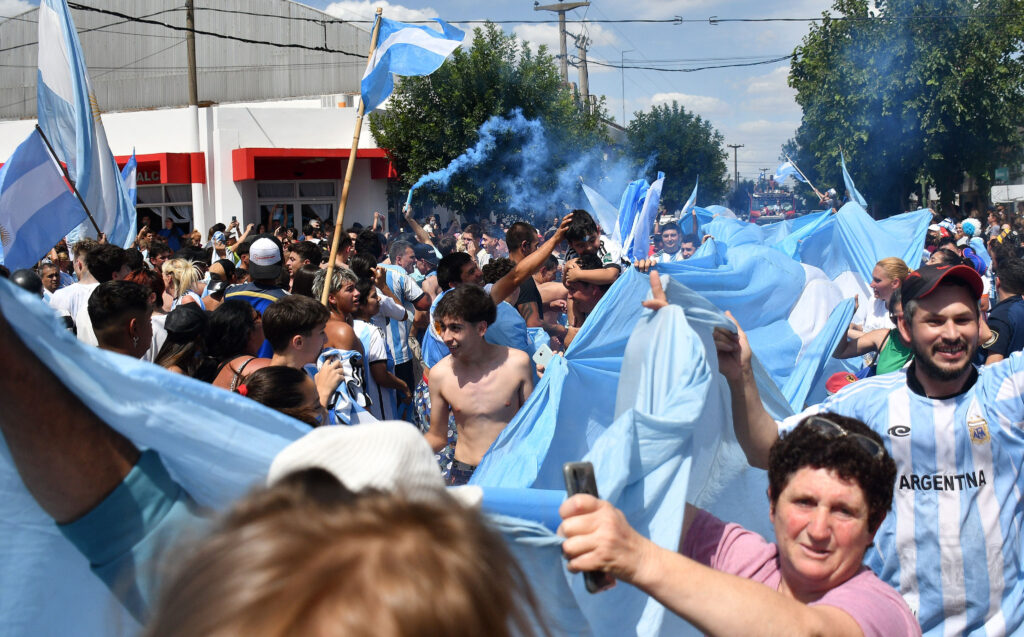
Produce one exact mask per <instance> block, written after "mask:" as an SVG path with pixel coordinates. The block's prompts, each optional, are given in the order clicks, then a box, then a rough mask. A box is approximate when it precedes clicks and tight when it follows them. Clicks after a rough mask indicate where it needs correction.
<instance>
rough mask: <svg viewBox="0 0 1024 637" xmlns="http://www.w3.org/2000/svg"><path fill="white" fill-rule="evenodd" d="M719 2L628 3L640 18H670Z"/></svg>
mask: <svg viewBox="0 0 1024 637" xmlns="http://www.w3.org/2000/svg"><path fill="white" fill-rule="evenodd" d="M716 4H719V5H720V4H722V3H721V2H715V1H714V0H633V2H630V3H629V7H630V10H631V11H632V12H634V13H635V14H636V15H637V16H638V17H642V18H671V17H674V16H677V15H678V16H684V17H687V18H690V17H693V16H690V15H685V14H687V13H691V12H692V11H693V10H694V9H701V8H705V7H711V6H714V5H716Z"/></svg>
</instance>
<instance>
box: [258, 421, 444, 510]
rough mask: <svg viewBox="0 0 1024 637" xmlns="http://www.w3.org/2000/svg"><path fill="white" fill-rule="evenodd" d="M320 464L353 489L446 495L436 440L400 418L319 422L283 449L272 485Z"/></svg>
mask: <svg viewBox="0 0 1024 637" xmlns="http://www.w3.org/2000/svg"><path fill="white" fill-rule="evenodd" d="M314 467H316V468H320V469H324V470H326V471H330V472H331V473H332V474H334V476H335V477H336V478H338V480H339V481H340V482H341V483H342V484H344V485H345V487H346V488H348V489H349V490H350V491H353V492H359V491H362V490H363V489H367V488H369V489H376V490H379V491H387V492H399V493H402V494H404V495H405V496H406V497H407V498H409V499H411V500H419V501H433V502H436V501H437V500H438V499H441V498H445V497H446V496H445V495H444V494H445V493H446V492H445V486H444V479H443V478H442V477H441V469H440V467H438V465H437V461H436V460H435V459H434V452H433V451H431V449H430V444H429V443H427V441H426V439H425V438H424V437H423V434H422V433H420V431H419V430H418V429H417V428H416V427H415V426H414V425H412V424H410V423H407V422H402V421H399V420H383V421H380V422H374V423H367V424H364V425H352V426H345V425H334V426H327V427H317V428H316V429H314V430H312V431H310V432H309V433H308V434H306V435H305V436H303V437H302V438H299V439H298V440H296V441H295V442H293V443H291V444H290V445H288V446H287V447H285V448H284V449H282V450H281V452H280V453H279V454H277V457H275V458H274V461H273V462H272V463H271V465H270V471H269V472H268V474H267V484H268V485H272V484H274V483H275V482H277V481H278V480H280V479H281V478H283V477H284V476H286V475H288V474H289V473H292V472H293V471H300V470H303V469H311V468H314Z"/></svg>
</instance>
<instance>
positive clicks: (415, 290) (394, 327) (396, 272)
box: [382, 265, 423, 365]
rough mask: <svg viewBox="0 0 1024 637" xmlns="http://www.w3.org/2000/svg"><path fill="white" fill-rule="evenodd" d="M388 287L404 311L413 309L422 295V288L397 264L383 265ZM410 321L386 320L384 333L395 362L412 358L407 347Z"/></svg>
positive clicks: (399, 363) (399, 362)
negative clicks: (403, 307)
mask: <svg viewBox="0 0 1024 637" xmlns="http://www.w3.org/2000/svg"><path fill="white" fill-rule="evenodd" d="M382 267H383V268H384V269H385V270H386V273H385V275H386V277H387V283H388V287H389V288H391V291H392V292H393V293H394V294H395V296H396V297H398V300H399V301H400V302H401V304H402V305H403V306H405V309H406V311H415V308H414V307H413V305H412V304H413V303H415V302H416V301H417V300H419V299H420V297H422V296H423V290H421V289H420V286H418V285H416V283H415V282H414V281H413V280H412V277H410V276H409V275H408V274H406V272H405V270H404V269H402V268H400V267H398V266H397V265H384V266H382ZM411 324H412V321H388V326H387V330H385V332H384V335H385V336H386V337H387V339H388V347H389V348H390V350H391V353H392V355H394V357H395V364H397V365H401V364H402V363H407V362H409V361H411V360H412V349H411V348H410V347H409V328H410V326H411Z"/></svg>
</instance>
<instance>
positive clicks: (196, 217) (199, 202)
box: [185, 0, 210, 229]
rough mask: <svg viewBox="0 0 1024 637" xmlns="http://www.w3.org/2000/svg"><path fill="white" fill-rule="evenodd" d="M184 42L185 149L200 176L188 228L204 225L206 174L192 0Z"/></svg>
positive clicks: (194, 181) (187, 1)
mask: <svg viewBox="0 0 1024 637" xmlns="http://www.w3.org/2000/svg"><path fill="white" fill-rule="evenodd" d="M185 27H186V28H187V29H188V30H187V31H185V45H186V48H187V55H188V110H189V111H190V113H189V115H190V116H191V117H190V119H191V120H192V125H191V126H190V127H189V131H188V149H189V154H190V159H189V169H190V171H191V172H192V174H193V176H194V177H199V176H200V175H202V176H203V177H204V178H203V179H192V227H193V228H200V229H203V228H206V227H207V226H208V225H210V224H208V223H207V219H206V193H205V192H204V189H203V183H197V182H205V181H206V179H205V176H206V161H205V155H204V154H203V153H202V152H201V151H202V149H201V148H200V147H199V82H198V80H197V78H196V31H195V29H196V15H195V0H185Z"/></svg>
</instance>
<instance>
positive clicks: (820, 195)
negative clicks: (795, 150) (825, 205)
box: [786, 155, 825, 199]
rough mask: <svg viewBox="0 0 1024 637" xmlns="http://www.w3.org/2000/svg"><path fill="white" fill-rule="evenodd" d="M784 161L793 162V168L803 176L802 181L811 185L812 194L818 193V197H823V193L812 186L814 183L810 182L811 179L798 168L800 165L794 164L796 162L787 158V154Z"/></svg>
mask: <svg viewBox="0 0 1024 637" xmlns="http://www.w3.org/2000/svg"><path fill="white" fill-rule="evenodd" d="M786 161H788V162H789V163H791V164H793V168H796V171H797V172H798V173H800V176H801V177H803V178H804V181H806V182H807V185H808V186H810V187H811V190H813V191H814V194H816V195H818V199H824V198H825V195H823V194H821V193H820V192H818V189H817V188H815V187H814V184H812V183H811V180H810V179H808V178H807V175H805V174H804V173H803V171H801V170H800V167H799V166H797V165H796V162H795V161H793V160H792V159H790V158H789V155H786Z"/></svg>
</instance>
